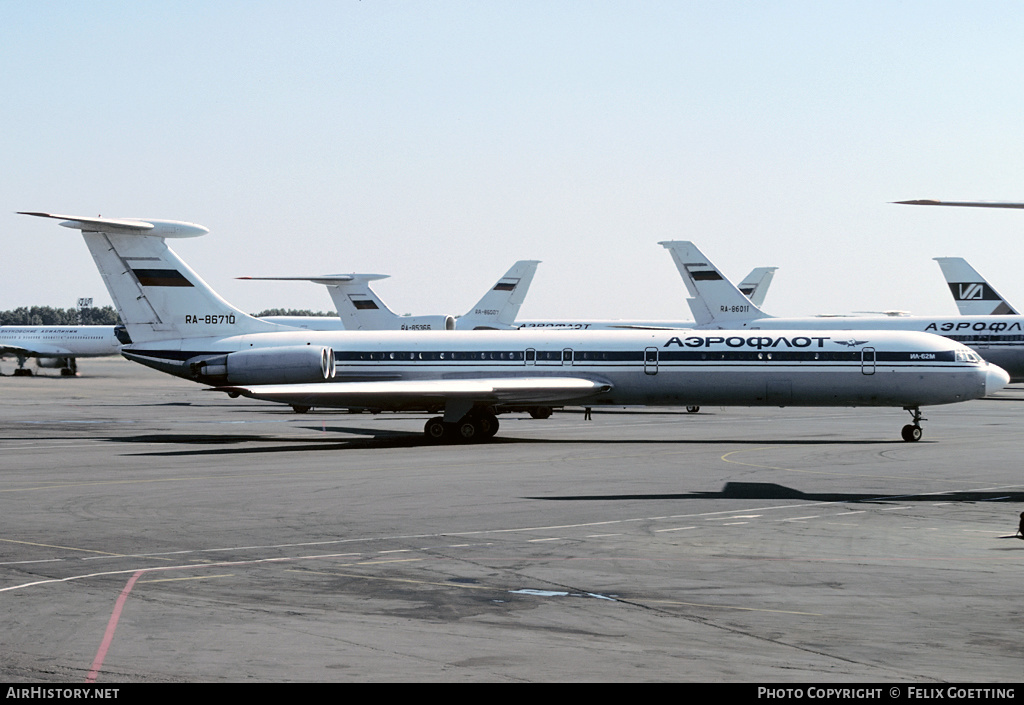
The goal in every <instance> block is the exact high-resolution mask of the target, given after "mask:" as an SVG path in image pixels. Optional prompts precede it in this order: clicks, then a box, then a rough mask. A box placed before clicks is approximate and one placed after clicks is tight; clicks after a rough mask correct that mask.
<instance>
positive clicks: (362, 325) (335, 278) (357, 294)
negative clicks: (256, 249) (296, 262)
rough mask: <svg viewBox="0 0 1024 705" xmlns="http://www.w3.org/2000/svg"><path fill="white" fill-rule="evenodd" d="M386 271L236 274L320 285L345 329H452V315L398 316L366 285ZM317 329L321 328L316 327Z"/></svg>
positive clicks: (384, 277)
mask: <svg viewBox="0 0 1024 705" xmlns="http://www.w3.org/2000/svg"><path fill="white" fill-rule="evenodd" d="M388 276H389V275H387V274H355V273H353V274H323V275H320V276H316V277H239V279H262V280H271V281H307V282H313V283H314V284H323V285H324V286H326V287H327V293H329V294H330V295H331V300H332V301H334V308H335V310H336V311H337V312H338V318H339V319H340V320H341V324H342V325H343V326H344V328H345V330H455V318H454V317H453V316H399V315H398V314H397V313H395V312H394V311H392V310H391V309H390V308H388V307H387V305H386V304H385V303H384V302H383V301H381V299H380V297H379V296H377V292H375V291H374V290H373V289H371V288H370V282H372V281H377V280H378V279H387V278H388ZM318 329H320V330H325V329H321V328H318Z"/></svg>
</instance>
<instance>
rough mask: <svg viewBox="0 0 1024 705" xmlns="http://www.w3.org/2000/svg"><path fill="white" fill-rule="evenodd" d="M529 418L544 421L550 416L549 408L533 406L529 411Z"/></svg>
mask: <svg viewBox="0 0 1024 705" xmlns="http://www.w3.org/2000/svg"><path fill="white" fill-rule="evenodd" d="M530 416H532V417H533V418H535V419H546V418H547V417H549V416H551V407H550V406H535V407H533V408H532V409H530Z"/></svg>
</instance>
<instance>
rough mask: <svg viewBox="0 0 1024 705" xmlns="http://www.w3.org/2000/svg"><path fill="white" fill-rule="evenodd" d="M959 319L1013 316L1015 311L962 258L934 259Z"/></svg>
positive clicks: (1015, 313)
mask: <svg viewBox="0 0 1024 705" xmlns="http://www.w3.org/2000/svg"><path fill="white" fill-rule="evenodd" d="M935 261H936V262H938V263H939V267H940V268H941V269H942V275H943V276H944V277H945V278H946V283H947V284H948V285H949V291H950V293H951V294H953V300H954V301H956V305H957V308H958V309H960V315H962V316H1016V315H1019V314H1018V313H1017V311H1016V310H1015V309H1014V308H1013V306H1011V305H1010V304H1009V303H1008V302H1007V301H1006V299H1004V298H1003V297H1002V296H1000V295H999V292H997V291H996V290H995V289H993V288H992V287H991V286H990V285H989V283H988V282H987V281H985V278H984V277H982V276H981V275H980V274H978V272H977V270H976V269H974V267H972V266H971V265H970V264H968V263H967V260H965V259H964V258H962V257H936V258H935Z"/></svg>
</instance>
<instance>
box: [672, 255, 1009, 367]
mask: <svg viewBox="0 0 1024 705" xmlns="http://www.w3.org/2000/svg"><path fill="white" fill-rule="evenodd" d="M661 244H662V245H663V246H664V247H666V248H667V249H668V250H669V251H670V252H671V253H672V258H673V259H674V260H675V263H676V267H677V268H678V269H679V273H680V274H682V275H683V281H684V282H686V287H687V289H688V290H689V292H690V296H691V298H690V299H688V303H689V304H690V310H691V311H693V315H694V318H695V319H696V320H697V326H698V327H699V328H705V329H707V328H710V329H714V328H729V329H740V330H744V331H750V330H773V329H780V328H785V329H791V328H800V329H805V330H821V329H826V328H827V329H831V330H836V329H841V330H844V331H847V333H845V334H844V335H845V337H847V338H849V339H850V340H851V341H856V340H858V339H860V338H862V337H865V336H866V334H864V333H859V332H858V333H856V334H851V333H850V332H849V331H868V330H893V331H895V330H902V331H922V332H925V333H936V334H938V335H941V336H944V337H946V338H949V339H950V340H955V341H957V342H960V343H963V344H964V345H967V346H968V347H970V348H972V349H974V350H975V351H977V352H978V353H979V354H980V355H981V356H982V357H983V358H985V359H986V360H987V361H988V362H990V363H993V364H995V365H998V366H999V367H1002V368H1003V369H1005V370H1006V371H1007V372H1008V373H1009V374H1010V378H1011V380H1012V381H1020V380H1024V316H944V317H943V316H940V317H931V316H858V317H850V318H819V317H816V316H815V317H807V318H776V317H773V316H770V315H768V314H767V313H765V312H764V311H762V310H761V309H760V308H758V307H757V306H755V305H754V304H753V303H751V302H750V301H748V300H747V299H746V297H744V296H743V294H741V293H740V292H739V290H738V289H737V288H736V287H735V286H734V285H733V284H732V282H730V281H729V280H728V279H726V278H725V277H724V276H722V274H721V272H719V271H718V268H717V267H715V265H714V264H712V263H711V261H710V260H709V259H708V258H707V257H705V256H704V254H703V253H702V252H701V251H700V250H699V249H697V246H696V245H694V244H693V243H692V242H684V241H673V242H663V243H661Z"/></svg>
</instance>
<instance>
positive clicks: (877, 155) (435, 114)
mask: <svg viewBox="0 0 1024 705" xmlns="http://www.w3.org/2000/svg"><path fill="white" fill-rule="evenodd" d="M1022 36H1024V3H1021V2H1019V0H1014V1H1006V2H1001V1H1000V2H997V1H991V2H986V1H984V0H980V1H979V0H972V1H970V2H968V1H966V0H963V1H961V2H945V1H942V0H926V1H920V2H917V1H909V2H897V1H896V0H887V1H884V2H872V1H870V0H857V1H853V2H844V1H835V0H828V1H826V2H822V1H821V0H814V1H807V2H803V1H799V2H798V1H786V0H778V1H775V2H738V1H737V2H730V1H728V0H709V1H707V2H703V1H701V2H698V1H687V0H674V1H672V2H654V1H648V2H644V1H642V0H630V1H628V2H627V1H622V2H602V1H600V0H585V1H581V2H563V1H558V0H544V1H536V2H535V1H532V0H508V1H504V0H501V1H498V0H475V1H472V2H470V1H467V2H457V1H447V0H422V1H416V0H402V1H397V0H392V1H382V0H363V1H362V2H358V1H354V0H331V1H322V2H321V1H313V0H306V1H302V0H298V1H295V2H257V1H254V0H244V1H238V2H228V1H217V0H203V1H201V2H174V1H170V0H159V1H146V0H124V1H122V0H108V1H102V0H97V1H96V2H80V1H78V0H69V1H47V0H0V61H2V63H0V202H2V206H3V207H2V208H0V228H2V233H3V239H2V243H3V244H2V255H0V256H2V260H0V261H2V263H3V272H4V277H3V282H4V284H3V287H2V289H0V292H2V293H3V296H2V298H0V309H9V308H15V307H17V306H26V305H33V304H41V305H51V306H59V307H69V306H74V304H75V301H76V299H77V298H78V297H80V296H91V297H93V298H94V300H95V302H96V304H97V305H103V304H107V303H110V298H109V296H108V295H107V293H106V290H105V288H104V287H103V284H102V280H101V279H100V277H99V275H98V274H97V273H96V269H95V266H94V265H93V262H92V259H91V257H90V256H89V253H88V250H87V248H86V247H85V245H84V243H83V242H82V240H81V237H80V235H79V234H78V233H77V231H73V230H68V229H66V228H61V227H58V226H57V225H56V222H55V221H45V220H38V219H32V218H28V217H25V216H19V215H15V211H21V210H31V211H48V212H55V213H64V214H72V215H98V214H102V215H103V216H108V217H151V218H170V219H175V220H185V221H191V222H195V223H199V224H202V225H204V226H206V227H208V228H209V229H210V231H211V232H210V234H209V235H207V236H205V237H202V238H198V239H194V240H183V241H179V242H177V243H175V244H173V245H172V246H173V247H174V248H175V250H176V251H177V252H178V253H179V254H180V255H181V256H182V257H183V258H184V259H185V260H186V261H187V262H189V264H190V265H191V266H192V267H193V268H194V269H195V270H196V271H197V272H198V273H199V274H200V275H201V276H203V277H204V278H205V279H206V281H207V282H209V283H210V284H211V285H212V286H213V288H214V289H216V290H217V291H218V292H220V293H221V295H222V296H224V298H226V299H227V300H228V301H231V302H232V303H234V304H235V305H236V306H238V307H239V308H241V309H243V310H245V311H257V310H261V309H264V308H272V307H285V308H313V309H320V310H330V309H331V301H330V298H329V297H328V296H327V293H326V292H325V291H324V290H323V289H322V288H321V287H319V286H317V285H314V284H304V283H274V282H241V281H236V280H235V279H234V277H238V276H244V275H253V276H270V275H281V276H297V275H317V274H327V273H338V272H352V271H357V272H379V273H383V274H390V275H392V276H391V278H390V279H387V280H384V281H382V282H379V283H377V284H376V285H375V288H376V290H377V291H378V293H379V294H380V295H381V297H382V298H383V300H384V301H385V302H386V303H388V304H389V305H390V306H391V308H392V309H394V310H395V311H397V312H398V313H414V314H428V313H450V314H461V313H464V312H465V311H466V310H467V309H468V308H469V307H470V306H472V305H473V304H474V303H475V302H476V301H477V299H479V297H480V296H481V295H482V294H483V292H484V291H485V290H486V289H487V288H488V287H489V286H490V285H492V284H493V283H494V282H495V281H496V280H497V278H498V277H499V276H500V275H501V274H502V273H504V272H505V270H506V269H507V268H508V267H509V266H510V265H511V264H512V262H514V261H515V260H518V259H539V260H542V263H541V265H540V267H539V269H538V273H537V276H536V278H535V279H534V282H533V286H532V288H531V291H530V294H529V296H528V297H527V299H526V303H525V305H524V306H523V309H522V312H521V317H523V318H567V317H587V318H644V319H651V318H660V319H685V318H689V317H690V314H689V309H688V307H687V305H686V303H685V289H684V287H683V285H682V282H681V281H680V279H679V276H678V274H677V273H676V271H675V268H674V266H673V265H672V261H671V258H670V256H669V255H668V253H667V252H666V251H665V250H664V249H663V248H661V247H660V246H658V244H657V243H658V241H659V240H671V239H678V240H693V241H694V242H696V243H697V245H698V246H699V247H701V248H702V249H703V250H704V252H705V253H706V254H707V255H708V256H709V257H710V258H711V259H712V260H713V261H714V262H715V263H716V264H718V265H719V267H720V268H721V269H722V270H723V271H724V272H725V273H726V274H727V275H728V276H730V277H731V278H733V279H734V280H737V281H738V280H739V279H740V278H741V277H742V276H743V275H745V274H746V273H747V271H749V270H750V269H751V268H752V267H754V266H758V265H772V266H778V267H780V270H779V271H778V272H777V274H776V277H775V281H774V282H773V284H772V289H771V290H770V292H769V294H768V298H767V300H766V302H765V309H766V310H767V311H769V312H770V313H775V314H779V315H787V316H795V315H810V314H815V313H838V312H849V311H865V310H867V311H871V310H885V309H904V310H910V311H912V312H914V313H918V314H946V313H955V311H956V308H955V306H954V304H953V301H952V298H951V297H950V295H949V292H948V289H947V288H946V286H945V284H944V283H943V281H942V278H941V274H940V272H939V268H938V266H937V265H936V263H935V262H933V261H932V258H933V257H937V256H962V257H966V258H967V259H968V260H969V261H970V262H971V263H972V264H974V265H975V267H976V268H978V269H979V270H980V271H981V272H982V274H984V275H986V276H987V277H988V279H989V281H990V282H991V283H992V284H993V285H994V286H995V287H996V288H997V289H998V290H999V291H1000V292H1001V293H1002V294H1004V295H1005V296H1006V297H1007V298H1008V299H1009V300H1010V301H1011V303H1014V304H1015V305H1016V306H1018V307H1020V306H1024V280H1022V279H1021V277H1020V276H1019V274H1020V271H1021V265H1022V259H1024V258H1022V256H1021V254H1020V252H1021V249H1022V248H1021V247H1020V243H1022V241H1024V211H991V210H979V209H953V208H920V207H911V206H897V205H890V204H889V202H890V201H895V200H904V199H913V198H939V199H948V200H1017V201H1024V138H1022V127H1024V125H1022V122H1024V71H1022V70H1021V67H1022V66H1024V42H1022V41H1021V37H1022Z"/></svg>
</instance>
